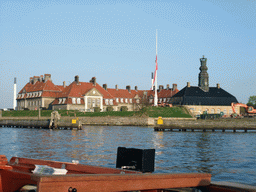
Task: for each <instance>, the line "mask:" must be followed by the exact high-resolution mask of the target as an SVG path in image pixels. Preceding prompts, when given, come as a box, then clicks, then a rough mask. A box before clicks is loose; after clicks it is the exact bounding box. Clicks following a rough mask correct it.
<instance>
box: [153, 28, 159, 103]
mask: <svg viewBox="0 0 256 192" xmlns="http://www.w3.org/2000/svg"><path fill="white" fill-rule="evenodd" d="M157 69H158V66H157V30H156V70H155V99H154V106H157V103H158V97H157Z"/></svg>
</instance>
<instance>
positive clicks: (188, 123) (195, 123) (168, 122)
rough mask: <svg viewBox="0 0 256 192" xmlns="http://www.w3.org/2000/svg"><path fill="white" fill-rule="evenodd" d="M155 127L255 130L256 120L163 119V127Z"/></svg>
mask: <svg viewBox="0 0 256 192" xmlns="http://www.w3.org/2000/svg"><path fill="white" fill-rule="evenodd" d="M155 127H161V128H171V129H255V130H256V118H244V119H214V120H201V119H200V120H196V119H186V120H184V119H183V120H178V119H176V120H174V119H170V118H166V119H165V118H163V125H157V124H156V126H155Z"/></svg>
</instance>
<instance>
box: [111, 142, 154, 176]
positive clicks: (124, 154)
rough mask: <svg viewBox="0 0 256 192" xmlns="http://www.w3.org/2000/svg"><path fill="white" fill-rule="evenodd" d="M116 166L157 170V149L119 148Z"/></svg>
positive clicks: (149, 170)
mask: <svg viewBox="0 0 256 192" xmlns="http://www.w3.org/2000/svg"><path fill="white" fill-rule="evenodd" d="M116 168H125V169H130V170H136V171H141V172H143V173H145V172H154V170H155V149H135V148H125V147H118V148H117V158H116Z"/></svg>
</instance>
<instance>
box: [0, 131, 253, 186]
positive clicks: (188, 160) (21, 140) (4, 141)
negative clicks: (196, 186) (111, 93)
mask: <svg viewBox="0 0 256 192" xmlns="http://www.w3.org/2000/svg"><path fill="white" fill-rule="evenodd" d="M0 138H1V140H0V154H5V155H6V156H7V158H8V159H10V158H11V157H12V156H20V157H27V158H37V159H48V160H57V161H66V162H71V161H72V160H73V159H75V160H78V161H79V162H80V163H84V164H90V165H101V166H107V167H115V163H116V153H117V148H118V147H119V146H120V147H134V148H142V149H150V148H154V149H156V157H155V172H157V173H164V172H167V173H170V172H172V173H180V172H189V173H190V172H204V173H211V174H212V180H217V181H218V180H225V181H235V182H243V183H248V184H254V185H256V183H255V181H256V171H255V170H256V168H255V167H254V163H255V160H254V159H255V155H256V134H254V133H247V134H245V133H235V134H234V133H231V132H230V133H227V132H226V133H222V132H215V133H211V132H154V131H153V129H152V128H143V127H105V126H88V127H83V130H44V129H21V128H0Z"/></svg>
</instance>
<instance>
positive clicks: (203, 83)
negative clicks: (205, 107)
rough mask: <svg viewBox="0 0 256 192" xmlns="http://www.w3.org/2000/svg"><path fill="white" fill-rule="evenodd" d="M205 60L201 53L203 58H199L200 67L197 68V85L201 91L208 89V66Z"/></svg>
mask: <svg viewBox="0 0 256 192" xmlns="http://www.w3.org/2000/svg"><path fill="white" fill-rule="evenodd" d="M206 61H207V58H204V55H203V58H200V62H201V67H200V68H199V69H200V73H199V76H198V86H199V87H200V88H201V89H202V90H203V91H205V92H208V91H209V76H208V73H207V70H208V68H207V66H206Z"/></svg>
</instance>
